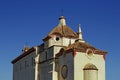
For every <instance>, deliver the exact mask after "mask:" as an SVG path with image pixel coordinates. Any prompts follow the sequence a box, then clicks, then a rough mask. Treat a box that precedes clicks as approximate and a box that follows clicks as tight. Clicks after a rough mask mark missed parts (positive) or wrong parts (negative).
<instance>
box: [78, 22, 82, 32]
mask: <svg viewBox="0 0 120 80" xmlns="http://www.w3.org/2000/svg"><path fill="white" fill-rule="evenodd" d="M80 26H81V24H78V33H81V32H82V30H81V27H80Z"/></svg>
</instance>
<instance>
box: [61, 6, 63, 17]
mask: <svg viewBox="0 0 120 80" xmlns="http://www.w3.org/2000/svg"><path fill="white" fill-rule="evenodd" d="M61 16H63V8H62V9H61Z"/></svg>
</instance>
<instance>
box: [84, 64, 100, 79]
mask: <svg viewBox="0 0 120 80" xmlns="http://www.w3.org/2000/svg"><path fill="white" fill-rule="evenodd" d="M83 70H84V80H98V69H97V67H96V66H95V65H93V64H91V63H88V64H87V65H85V67H84V69H83Z"/></svg>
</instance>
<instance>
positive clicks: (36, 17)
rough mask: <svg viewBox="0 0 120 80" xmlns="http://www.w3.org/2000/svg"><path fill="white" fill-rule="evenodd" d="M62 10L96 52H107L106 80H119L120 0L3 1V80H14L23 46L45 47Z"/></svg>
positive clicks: (0, 29)
mask: <svg viewBox="0 0 120 80" xmlns="http://www.w3.org/2000/svg"><path fill="white" fill-rule="evenodd" d="M61 9H63V14H64V16H65V17H66V22H67V25H68V26H70V27H71V28H72V29H73V30H74V31H76V32H77V28H78V24H79V23H80V24H81V27H82V31H83V38H84V40H86V41H87V42H89V43H90V44H91V45H93V46H94V47H96V48H99V49H102V50H106V51H108V54H107V59H106V80H119V77H118V76H119V73H120V69H119V68H120V62H119V61H120V58H119V56H120V50H119V49H120V36H119V35H120V26H119V25H120V1H119V0H1V1H0V37H1V38H0V54H1V56H0V59H1V60H0V66H1V67H0V71H1V74H0V80H12V64H11V61H12V60H13V59H14V58H15V57H17V56H18V55H20V54H21V50H22V48H23V46H24V45H26V44H27V45H29V46H31V47H32V46H36V45H39V44H41V43H42V38H44V37H45V36H46V35H47V34H48V32H49V31H51V30H52V29H53V28H54V27H55V26H57V24H58V23H59V20H58V18H59V17H60V16H61Z"/></svg>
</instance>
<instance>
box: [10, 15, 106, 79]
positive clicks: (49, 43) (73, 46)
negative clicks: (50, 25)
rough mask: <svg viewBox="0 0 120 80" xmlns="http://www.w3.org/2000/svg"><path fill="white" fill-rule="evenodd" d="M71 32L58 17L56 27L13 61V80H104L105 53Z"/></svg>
mask: <svg viewBox="0 0 120 80" xmlns="http://www.w3.org/2000/svg"><path fill="white" fill-rule="evenodd" d="M82 36H83V35H82V31H81V26H80V25H79V26H78V32H74V31H73V30H72V29H71V28H70V27H69V26H68V25H67V24H66V18H65V17H64V16H61V17H60V18H59V24H58V25H57V26H56V27H55V28H54V29H53V30H51V31H50V32H49V33H48V35H46V36H45V37H44V38H43V39H42V40H43V43H42V44H40V45H38V46H34V47H31V48H30V47H24V49H22V53H21V55H19V56H18V57H16V58H15V59H14V60H12V64H13V80H105V61H106V54H107V52H106V51H103V50H99V49H97V48H95V47H93V46H92V45H90V44H89V43H87V42H86V41H85V40H84V39H83V37H82Z"/></svg>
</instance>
